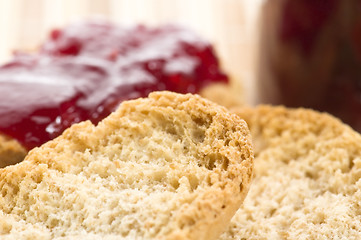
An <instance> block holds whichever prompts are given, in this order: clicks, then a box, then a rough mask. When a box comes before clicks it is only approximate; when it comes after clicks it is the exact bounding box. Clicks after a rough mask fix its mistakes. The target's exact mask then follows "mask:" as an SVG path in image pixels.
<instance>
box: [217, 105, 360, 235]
mask: <svg viewBox="0 0 361 240" xmlns="http://www.w3.org/2000/svg"><path fill="white" fill-rule="evenodd" d="M234 112H236V113H237V114H238V115H239V116H240V117H241V118H243V119H245V120H246V122H247V123H248V126H249V128H250V130H251V134H252V138H253V141H254V146H255V172H254V176H255V177H254V179H253V181H252V185H251V189H250V191H249V193H248V195H247V198H246V200H245V202H244V204H243V205H242V207H241V208H240V209H239V210H238V212H237V213H236V215H235V216H234V218H233V219H232V221H231V225H230V227H229V229H228V230H227V232H226V233H225V234H223V235H222V237H221V239H242V238H244V239H333V238H337V239H341V238H342V239H360V238H361V226H360V224H359V223H360V220H361V218H360V214H359V212H360V210H359V209H360V207H359V203H360V202H361V195H360V187H361V178H360V177H361V174H360V173H361V136H360V135H359V134H358V133H356V132H355V131H353V130H352V129H351V128H350V127H349V126H347V125H345V124H343V123H342V122H341V121H340V120H338V119H336V118H334V117H332V116H330V115H328V114H325V113H319V112H316V111H312V110H307V109H288V108H285V107H274V106H258V107H256V108H238V109H235V110H234Z"/></svg>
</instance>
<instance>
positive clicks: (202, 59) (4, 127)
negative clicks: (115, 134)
mask: <svg viewBox="0 0 361 240" xmlns="http://www.w3.org/2000/svg"><path fill="white" fill-rule="evenodd" d="M213 82H224V83H227V82H228V78H227V76H226V75H225V74H224V73H223V72H222V71H221V70H220V67H219V63H218V59H217V58H216V56H215V53H214V49H213V48H212V46H211V45H210V44H209V43H208V42H207V41H205V40H203V39H202V38H200V37H198V36H197V35H196V34H194V33H193V32H191V31H189V30H187V29H184V28H181V27H178V26H172V25H167V26H162V27H153V28H151V27H145V26H134V27H128V28H126V27H121V26H117V25H113V24H110V23H107V22H86V23H79V24H74V25H71V26H68V27H66V28H64V29H61V30H53V31H52V32H51V34H50V37H49V39H48V40H46V41H45V43H44V44H43V45H42V46H41V48H40V50H39V51H38V52H37V53H34V54H21V53H20V54H16V55H15V56H14V57H13V59H12V60H11V61H10V62H8V63H7V64H4V65H2V66H1V67H0V86H1V87H0V132H1V133H2V134H5V135H8V136H10V137H13V138H15V139H17V140H18V141H19V142H20V143H22V144H23V145H24V146H25V147H26V148H28V149H31V148H33V147H36V146H39V145H41V144H43V143H45V142H46V141H48V140H50V139H53V138H54V137H56V136H58V135H60V134H61V133H62V132H63V131H64V130H65V129H66V128H68V127H69V126H70V125H72V124H73V123H77V122H80V121H84V120H88V119H89V120H90V121H92V122H93V123H94V124H96V123H98V122H99V121H100V120H101V119H103V118H104V117H106V116H108V115H109V114H110V113H111V112H112V111H113V110H115V108H116V107H117V106H118V105H119V103H120V102H122V101H124V100H127V99H134V98H138V97H146V96H147V95H148V94H149V93H150V92H152V91H156V90H170V91H174V92H179V93H187V92H191V93H197V92H198V91H199V90H200V89H202V88H203V87H205V86H207V85H209V84H210V83H213Z"/></svg>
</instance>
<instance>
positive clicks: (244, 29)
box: [0, 0, 262, 101]
mask: <svg viewBox="0 0 361 240" xmlns="http://www.w3.org/2000/svg"><path fill="white" fill-rule="evenodd" d="M261 2H262V0H197V1H194V0H76V1H74V0H0V34H1V37H0V62H1V63H3V62H5V61H6V60H7V59H9V58H10V56H11V54H12V51H14V50H17V49H22V50H30V51H31V50H32V49H35V48H36V47H37V46H38V45H39V44H40V43H42V41H43V40H44V39H45V37H46V36H47V34H48V33H49V31H50V30H51V29H53V28H55V27H61V26H64V25H66V24H68V23H72V22H74V21H79V20H86V19H89V18H93V17H103V18H106V19H109V20H111V21H113V22H117V23H121V24H136V23H144V24H148V25H157V24H162V23H169V22H171V23H180V24H182V25H185V26H187V27H189V28H191V29H193V30H195V31H196V32H198V33H199V34H200V35H202V36H204V37H205V38H207V39H208V40H210V41H211V42H212V43H213V44H214V45H215V47H216V49H217V53H218V55H219V56H220V58H221V61H222V66H223V68H224V69H225V70H226V71H227V72H228V73H230V74H231V75H232V76H234V78H235V79H238V80H239V81H242V84H243V85H244V88H246V89H253V88H254V86H253V85H254V82H255V81H254V78H255V74H254V73H255V66H256V62H257V59H256V58H257V56H258V55H257V41H258V40H257V38H258V33H259V27H258V23H257V21H258V20H257V19H258V12H259V6H260V4H261ZM244 93H245V94H246V96H245V98H247V99H248V100H249V101H252V99H253V91H250V90H247V91H244Z"/></svg>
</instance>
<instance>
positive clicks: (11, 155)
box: [0, 134, 27, 168]
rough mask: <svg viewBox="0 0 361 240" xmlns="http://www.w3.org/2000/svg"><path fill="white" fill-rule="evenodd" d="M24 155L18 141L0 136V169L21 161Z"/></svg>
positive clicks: (23, 149)
mask: <svg viewBox="0 0 361 240" xmlns="http://www.w3.org/2000/svg"><path fill="white" fill-rule="evenodd" d="M26 153H27V151H26V149H25V148H24V147H23V146H21V144H20V143H19V142H18V141H16V140H15V139H11V138H9V137H7V136H5V135H2V134H0V168H3V167H5V166H8V165H12V164H16V163H18V162H20V161H22V160H23V159H24V157H25V155H26Z"/></svg>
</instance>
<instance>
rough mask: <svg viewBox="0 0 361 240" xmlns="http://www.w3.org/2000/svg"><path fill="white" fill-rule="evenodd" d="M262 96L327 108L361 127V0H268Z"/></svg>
mask: <svg viewBox="0 0 361 240" xmlns="http://www.w3.org/2000/svg"><path fill="white" fill-rule="evenodd" d="M261 24H262V32H261V37H260V42H261V49H260V50H261V55H260V74H259V83H258V90H259V91H258V92H259V97H258V99H259V101H260V102H262V103H271V104H283V105H286V106H288V107H301V106H302V107H307V108H313V109H317V110H320V111H327V112H329V113H331V114H333V115H335V116H337V117H339V118H341V119H342V120H343V121H344V122H346V123H348V124H350V125H351V126H352V127H353V128H355V129H356V130H358V131H360V132H361V0H268V1H267V2H266V3H265V5H264V6H263V9H262V20H261Z"/></svg>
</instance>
